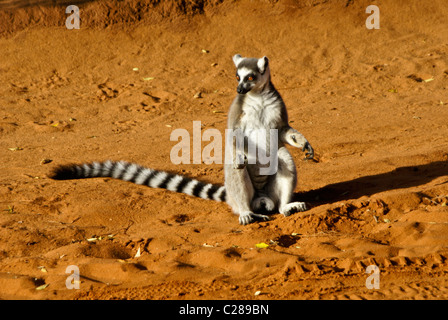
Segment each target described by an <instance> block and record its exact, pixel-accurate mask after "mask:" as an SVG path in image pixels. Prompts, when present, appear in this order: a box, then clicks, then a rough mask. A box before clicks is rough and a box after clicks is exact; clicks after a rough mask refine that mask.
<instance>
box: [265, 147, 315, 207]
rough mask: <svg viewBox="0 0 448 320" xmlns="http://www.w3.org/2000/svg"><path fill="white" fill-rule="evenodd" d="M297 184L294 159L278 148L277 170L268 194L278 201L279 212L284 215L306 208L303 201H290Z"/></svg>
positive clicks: (283, 148) (282, 148) (285, 150)
mask: <svg viewBox="0 0 448 320" xmlns="http://www.w3.org/2000/svg"><path fill="white" fill-rule="evenodd" d="M296 185H297V172H296V167H295V164H294V160H293V158H292V156H291V154H290V153H289V151H288V150H287V149H286V147H281V148H280V149H279V150H278V170H277V174H276V176H275V178H274V179H273V180H272V181H271V183H270V185H269V191H270V194H271V195H272V196H273V198H274V199H275V200H276V201H277V202H278V208H279V212H280V213H281V214H283V215H284V216H289V215H290V214H292V213H295V212H299V211H305V210H307V207H306V204H305V202H291V199H292V196H293V193H294V189H295V187H296Z"/></svg>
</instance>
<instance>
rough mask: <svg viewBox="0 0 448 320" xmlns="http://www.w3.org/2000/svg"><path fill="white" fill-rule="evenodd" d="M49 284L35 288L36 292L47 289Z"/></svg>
mask: <svg viewBox="0 0 448 320" xmlns="http://www.w3.org/2000/svg"><path fill="white" fill-rule="evenodd" d="M49 285H50V284H49V283H46V284H43V285H41V286H38V287H37V288H36V290H44V289H45V288H46V287H48V286H49Z"/></svg>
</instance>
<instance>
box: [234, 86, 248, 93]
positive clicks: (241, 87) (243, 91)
mask: <svg viewBox="0 0 448 320" xmlns="http://www.w3.org/2000/svg"><path fill="white" fill-rule="evenodd" d="M247 91H248V90H247V89H245V88H244V87H243V86H238V87H237V88H236V92H238V93H240V94H245V93H247Z"/></svg>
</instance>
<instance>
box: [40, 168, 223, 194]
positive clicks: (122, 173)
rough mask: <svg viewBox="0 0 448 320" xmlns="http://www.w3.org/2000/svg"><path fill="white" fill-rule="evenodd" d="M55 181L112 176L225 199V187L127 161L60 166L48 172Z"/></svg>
mask: <svg viewBox="0 0 448 320" xmlns="http://www.w3.org/2000/svg"><path fill="white" fill-rule="evenodd" d="M49 177H50V178H51V179H55V180H69V179H85V178H95V177H111V178H115V179H120V180H124V181H129V182H133V183H136V184H141V185H145V186H148V187H151V188H163V189H167V190H170V191H174V192H180V193H185V194H188V195H190V196H195V197H199V198H202V199H209V200H215V201H226V190H225V188H224V186H221V185H216V184H211V183H204V182H201V181H199V180H196V179H193V178H189V177H186V176H182V175H178V174H173V173H169V172H166V171H159V170H154V169H149V168H145V167H143V166H140V165H138V164H135V163H129V162H125V161H105V162H92V163H89V164H87V163H86V164H79V165H77V164H71V165H63V166H59V167H57V168H56V169H54V170H53V172H52V173H51V174H50V175H49Z"/></svg>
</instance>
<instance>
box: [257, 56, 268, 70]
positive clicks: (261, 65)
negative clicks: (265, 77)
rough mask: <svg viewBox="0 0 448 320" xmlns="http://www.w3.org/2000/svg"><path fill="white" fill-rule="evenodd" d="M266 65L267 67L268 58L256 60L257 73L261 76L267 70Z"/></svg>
mask: <svg viewBox="0 0 448 320" xmlns="http://www.w3.org/2000/svg"><path fill="white" fill-rule="evenodd" d="M268 65H269V59H268V57H266V56H265V57H263V58H260V59H258V62H257V66H258V71H260V73H261V74H263V73H264V72H265V71H266V69H267V68H268Z"/></svg>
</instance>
